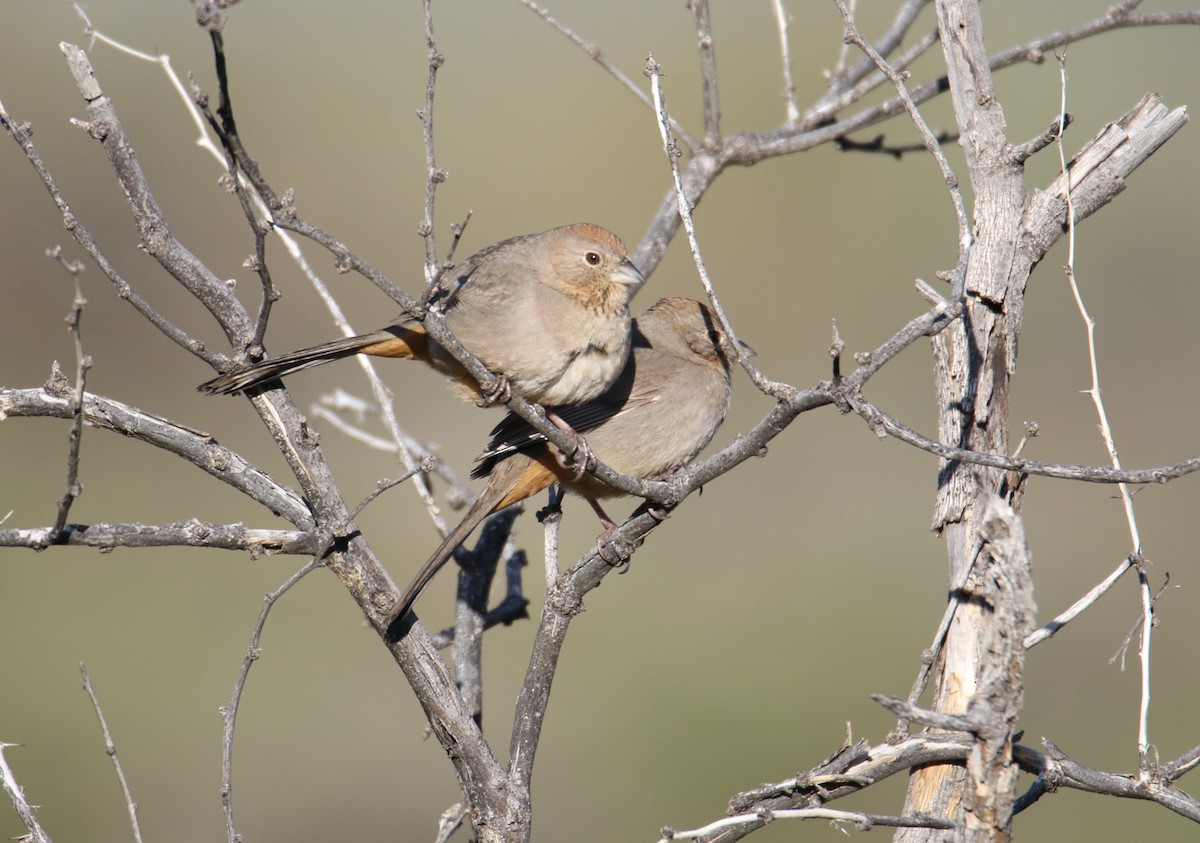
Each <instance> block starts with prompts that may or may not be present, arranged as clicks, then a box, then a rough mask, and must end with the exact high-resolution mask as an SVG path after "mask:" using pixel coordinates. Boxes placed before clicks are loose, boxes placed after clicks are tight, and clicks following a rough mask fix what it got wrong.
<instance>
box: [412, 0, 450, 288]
mask: <svg viewBox="0 0 1200 843" xmlns="http://www.w3.org/2000/svg"><path fill="white" fill-rule="evenodd" d="M421 5H422V8H423V9H424V10H425V49H426V51H427V53H428V57H429V75H428V77H427V80H426V83H425V105H424V107H423V108H422V109H421V110H420V112H418V115H419V116H420V118H421V130H422V134H423V137H424V139H425V215H424V216H423V217H422V219H421V226H420V234H421V237H422V238H423V239H424V241H425V288H426V292H425V295H426V297H428V295H429V294H430V292H432V290H433V285H434V284H436V283H437V280H438V276H439V275H441V264H440V263H439V262H438V255H437V235H436V233H435V231H434V219H435V217H434V199H435V198H436V196H437V186H438V185H439V184H441V183H442V182H444V181H445V180H446V171H445V170H443V169H441V168H439V167H438V165H437V156H436V155H435V154H434V146H433V94H434V90H435V89H436V86H437V72H438V68H440V67H441V66H442V65H443V64H445V62H446V59H445V57H444V56H443V55H442V54H441V53H439V52H438V49H437V42H436V41H435V40H434V38H433V0H423V2H422V4H421Z"/></svg>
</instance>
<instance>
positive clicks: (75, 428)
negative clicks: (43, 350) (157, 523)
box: [47, 248, 92, 537]
mask: <svg viewBox="0 0 1200 843" xmlns="http://www.w3.org/2000/svg"><path fill="white" fill-rule="evenodd" d="M47 257H50V258H53V259H57V260H59V262H60V264H61V265H62V266H63V267H65V268H66V270H67V271H68V272H69V273H70V274H71V278H72V280H73V281H74V282H75V299H74V301H73V302H72V304H71V312H70V313H69V314H68V315H67V320H66V321H67V329H68V330H69V331H70V332H71V337H72V339H73V340H74V341H75V364H76V367H75V388H74V390H73V391H72V392H71V394H70V397H69V399H68V409H69V410H70V412H71V432H70V434H69V435H68V437H67V488H66V491H64V492H63V496H62V497H61V498H59V501H58V512H57V514H56V516H55V518H54V526H53V527H51V528H50V529H51V535H52V537H53V536H58V535H59V534H60V533H61V532H62V529H63V527H65V526H66V524H67V517H68V516H69V515H70V513H71V504H73V503H74V502H75V499H76V498H77V497H79V496H80V495H81V494H83V484H81V483H80V482H79V449H80V448H81V447H82V445H83V436H82V434H83V412H82V408H83V395H84V390H85V389H86V388H87V373H88V370H89V369H91V368H92V358H91V356H89V355H87V354H84V351H83V334H82V332H81V330H80V322H81V321H82V320H83V310H84V308H85V307H87V299H85V298H84V297H83V288H82V287H81V286H80V285H79V273H80V272H82V271H83V266H82V265H77V264H73V263H70V262H67V261H63V260H62V256H61V250H59V249H57V248H56V249H52V250H50V252H49V253H47Z"/></svg>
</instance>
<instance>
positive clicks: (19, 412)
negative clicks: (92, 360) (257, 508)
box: [0, 373, 314, 530]
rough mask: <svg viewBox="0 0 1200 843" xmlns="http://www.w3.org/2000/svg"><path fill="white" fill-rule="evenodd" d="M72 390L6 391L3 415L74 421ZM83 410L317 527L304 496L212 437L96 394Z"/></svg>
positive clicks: (86, 416) (56, 381) (1, 399)
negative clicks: (46, 417) (71, 401)
mask: <svg viewBox="0 0 1200 843" xmlns="http://www.w3.org/2000/svg"><path fill="white" fill-rule="evenodd" d="M69 391H70V387H69V386H68V384H67V383H66V379H65V378H62V377H61V373H58V376H56V377H52V378H51V380H50V382H48V383H47V385H46V386H44V387H41V388H39V389H3V388H0V417H4V416H24V417H36V416H49V417H53V418H61V419H70V418H71V417H72V411H71V403H70V399H69V397H68V395H69ZM82 406H83V420H84V423H85V424H88V425H90V426H91V427H95V428H98V429H101V430H110V431H114V432H116V433H120V434H122V435H124V436H128V437H130V438H132V439H136V440H138V441H141V442H146V443H147V444H150V445H153V446H154V447H156V448H160V449H162V450H164V451H167V452H169V453H172V454H175V455H176V456H179V457H182V458H183V459H184V460H185V461H187V462H189V463H191V464H192V465H193V466H195V467H196V468H199V469H200V470H201V471H204V472H207V473H208V474H210V475H212V476H213V477H215V478H216V479H218V480H220V481H221V482H223V483H227V484H229V485H230V486H232V487H233V488H235V489H237V490H238V491H240V492H242V493H243V494H245V495H247V496H248V497H250V498H251V499H252V500H255V501H257V502H258V503H260V504H262V505H263V506H265V507H266V508H267V509H269V510H270V511H272V512H274V513H276V514H277V515H279V516H281V517H283V518H286V519H287V520H288V521H290V522H291V523H292V524H294V525H296V526H297V527H298V528H300V529H301V530H311V529H312V528H313V526H314V522H313V516H312V510H311V509H310V507H309V504H308V503H307V502H306V501H305V500H304V499H303V498H301V497H300V495H298V494H296V492H294V491H292V490H291V489H288V488H287V487H285V486H283V485H282V484H280V483H277V482H276V481H275V480H273V479H272V478H271V477H270V476H268V475H267V474H266V473H265V472H263V471H262V470H261V469H259V468H257V467H256V466H255V465H253V464H252V463H251V462H250V461H249V460H247V459H246V458H245V457H243V456H241V455H240V454H238V453H236V452H234V451H231V450H229V449H228V448H226V447H224V446H223V445H220V444H218V443H217V442H216V440H215V439H214V438H213V436H212V435H211V434H209V433H205V432H204V431H202V430H196V429H194V428H190V427H186V426H184V425H181V424H178V423H176V422H173V421H170V420H169V419H164V418H162V417H161V416H156V415H154V414H153V413H148V412H146V411H145V410H142V409H140V408H138V407H133V406H130V405H128V404H123V403H121V402H120V401H114V400H113V399H111V398H105V397H103V396H101V395H96V394H95V393H92V392H89V393H87V394H85V395H84V397H83V405H82Z"/></svg>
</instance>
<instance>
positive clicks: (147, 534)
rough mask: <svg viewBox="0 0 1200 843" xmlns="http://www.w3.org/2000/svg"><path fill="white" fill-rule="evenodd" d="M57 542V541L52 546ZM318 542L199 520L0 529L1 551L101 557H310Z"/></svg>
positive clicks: (302, 534)
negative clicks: (137, 553)
mask: <svg viewBox="0 0 1200 843" xmlns="http://www.w3.org/2000/svg"><path fill="white" fill-rule="evenodd" d="M48 537H52V539H53V540H52V541H47V538H48ZM319 543H320V540H319V538H318V537H317V536H316V535H315V534H314V533H308V532H298V531H295V530H264V529H254V528H250V527H246V526H245V525H244V524H212V523H208V522H204V521H199V520H196V519H194V518H193V519H191V520H190V521H176V522H175V523H173V524H67V525H65V526H64V527H63V529H61V530H59V531H58V532H57V533H52V532H51V530H50V529H49V528H45V527H35V528H32V529H22V530H16V529H14V530H3V529H0V547H28V548H32V549H34V550H42V549H44V548H45V547H47V546H50V545H70V546H74V547H95V548H99V549H100V550H102V551H109V550H113V549H114V548H118V547H130V548H134V547H136V548H146V547H206V548H212V549H216V550H245V551H249V552H250V556H251V558H252V559H256V558H258V557H259V556H270V555H273V554H276V553H289V554H311V553H313V552H314V550H315V549H316V547H317V546H318V544H319Z"/></svg>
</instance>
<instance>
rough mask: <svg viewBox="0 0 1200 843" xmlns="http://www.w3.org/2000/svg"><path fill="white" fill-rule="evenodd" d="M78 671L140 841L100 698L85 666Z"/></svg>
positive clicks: (135, 836)
mask: <svg viewBox="0 0 1200 843" xmlns="http://www.w3.org/2000/svg"><path fill="white" fill-rule="evenodd" d="M79 672H80V673H82V674H83V690H85V691H87V695H88V699H90V700H91V701H92V708H94V709H95V710H96V717H97V718H99V720H100V731H101V732H103V733H104V751H105V752H106V753H107V754H108V757H109V758H111V759H112V763H113V768H114V769H115V770H116V771H117V781H119V782H120V783H121V793H123V794H124V795H125V808H126V810H128V811H129V824H130V826H131V827H132V829H133V839H134V841H135V843H142V827H141V825H140V824H139V823H138V816H137V815H138V806H137V803H136V802H134V801H133V793H132V792H130V790H129V782H128V781H127V780H126V778H125V770H124V769H123V768H122V767H121V759H120V758H118V757H117V747H116V745H115V744H114V743H113V739H112V733H111V732H109V730H108V721H107V720H106V719H105V718H104V710H103V709H102V708H100V700H99V699H98V698H97V697H96V691H95V690H94V689H93V688H92V678H91V677H90V676H88V672H87V668H86V667H84V666H83V665H82V664H81V665H79Z"/></svg>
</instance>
